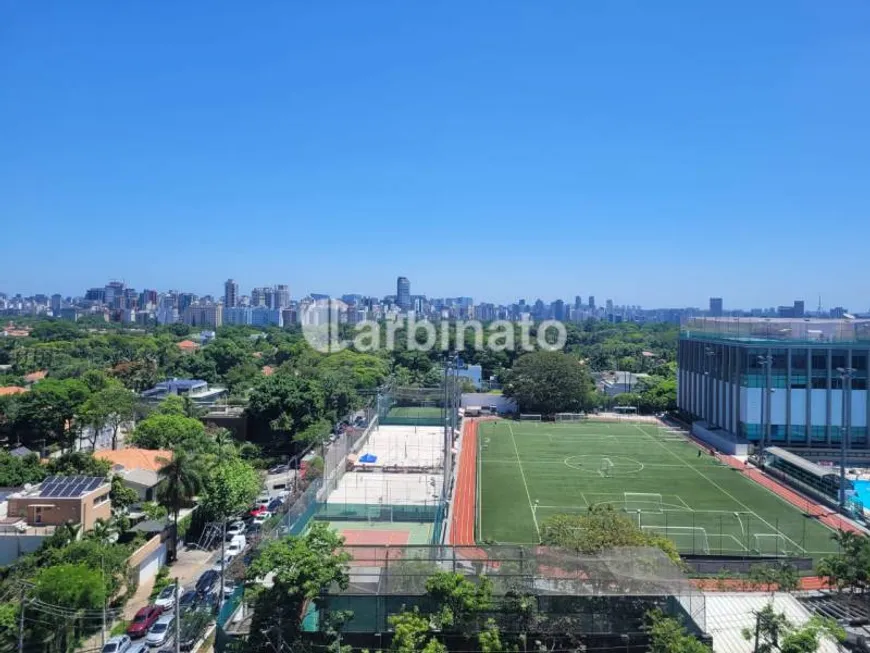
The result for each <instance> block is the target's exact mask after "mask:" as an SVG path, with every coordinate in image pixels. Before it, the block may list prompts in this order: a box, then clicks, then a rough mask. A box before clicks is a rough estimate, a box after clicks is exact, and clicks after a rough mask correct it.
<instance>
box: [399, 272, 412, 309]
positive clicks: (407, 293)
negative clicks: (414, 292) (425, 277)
mask: <svg viewBox="0 0 870 653" xmlns="http://www.w3.org/2000/svg"><path fill="white" fill-rule="evenodd" d="M396 306H398V307H399V308H401V309H402V310H403V311H407V310H409V309H410V308H411V282H410V281H408V278H407V277H399V278H398V279H396Z"/></svg>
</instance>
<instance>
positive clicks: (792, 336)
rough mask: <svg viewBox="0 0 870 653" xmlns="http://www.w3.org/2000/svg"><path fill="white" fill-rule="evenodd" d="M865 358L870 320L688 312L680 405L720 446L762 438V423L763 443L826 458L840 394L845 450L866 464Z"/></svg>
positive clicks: (680, 356)
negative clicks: (711, 315)
mask: <svg viewBox="0 0 870 653" xmlns="http://www.w3.org/2000/svg"><path fill="white" fill-rule="evenodd" d="M868 360H870V320H856V319H841V320H834V319H810V318H807V319H796V318H726V317H716V318H691V319H689V320H687V321H686V322H684V323H683V325H682V328H681V333H680V341H679V348H678V352H677V367H678V371H677V387H678V391H677V405H678V407H679V408H680V409H681V410H682V411H684V412H685V413H686V414H687V415H688V416H690V418H691V419H692V420H694V421H696V434H697V435H700V436H701V437H704V439H706V440H708V441H709V442H710V443H711V444H714V445H715V446H717V447H718V448H720V449H723V450H728V449H729V448H731V449H733V448H734V446H735V445H739V444H741V443H742V444H743V445H744V446H745V445H747V444H757V443H759V442H761V441H762V436H763V435H764V434H765V432H766V431H765V426H767V425H768V423H769V440H768V439H767V437H765V439H764V444H765V445H766V446H771V445H773V446H778V447H783V448H787V449H800V450H801V455H804V456H809V457H821V458H825V457H828V454H829V453H832V452H834V451H839V449H840V443H841V440H840V438H841V437H842V435H843V432H844V430H845V429H844V428H843V427H844V410H843V402H844V398H845V399H846V412H847V415H846V420H845V424H846V425H847V426H848V425H850V426H851V437H850V438H849V441H848V442H847V446H848V448H849V449H850V452H851V453H850V456H851V457H853V458H854V459H858V460H861V459H863V460H865V461H866V459H867V457H868V455H870V447H868V438H867V416H868V414H870V392H868V390H867V378H868ZM844 385H845V387H846V389H845V390H844ZM768 389H769V393H766V392H765V391H766V390H768ZM765 394H768V396H769V402H767V401H765ZM768 405H769V410H768V408H767V406H768ZM729 453H735V451H729Z"/></svg>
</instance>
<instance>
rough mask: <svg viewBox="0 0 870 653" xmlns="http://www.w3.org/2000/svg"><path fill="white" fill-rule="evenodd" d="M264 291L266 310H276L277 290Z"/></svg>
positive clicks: (266, 289)
mask: <svg viewBox="0 0 870 653" xmlns="http://www.w3.org/2000/svg"><path fill="white" fill-rule="evenodd" d="M263 291H264V292H263V302H264V303H265V305H266V308H275V289H274V288H264V289H263Z"/></svg>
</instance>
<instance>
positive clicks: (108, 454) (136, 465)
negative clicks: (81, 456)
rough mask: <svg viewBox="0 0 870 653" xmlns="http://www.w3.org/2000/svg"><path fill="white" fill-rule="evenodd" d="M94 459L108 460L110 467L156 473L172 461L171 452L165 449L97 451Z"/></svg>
mask: <svg viewBox="0 0 870 653" xmlns="http://www.w3.org/2000/svg"><path fill="white" fill-rule="evenodd" d="M94 458H99V459H100V460H108V461H109V462H110V463H112V466H115V465H120V466H122V467H123V468H124V469H147V470H149V471H152V472H156V471H158V470H159V469H160V468H161V467H163V465H164V464H165V463H166V461H168V460H172V452H171V451H167V450H165V449H135V448H133V449H118V450H117V451H111V450H103V451H97V452H96V453H95V454H94Z"/></svg>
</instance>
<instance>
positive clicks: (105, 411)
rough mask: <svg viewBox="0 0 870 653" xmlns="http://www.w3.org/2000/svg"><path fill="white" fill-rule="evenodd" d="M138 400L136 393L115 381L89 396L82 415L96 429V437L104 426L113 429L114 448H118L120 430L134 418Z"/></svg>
mask: <svg viewBox="0 0 870 653" xmlns="http://www.w3.org/2000/svg"><path fill="white" fill-rule="evenodd" d="M138 401H139V400H138V398H137V397H136V395H135V394H134V393H132V392H130V391H129V390H127V388H125V387H124V386H123V385H121V384H120V383H118V382H117V381H115V382H113V383H110V384H108V385H106V387H104V388H102V389H101V390H97V391H96V392H95V393H94V394H92V395H91V396H90V397H88V400H87V401H86V402H85V404H84V406H83V407H82V417H83V419H84V421H85V422H86V423H87V424H88V425H89V426H91V427H92V428H93V429H94V433H95V437H96V433H98V432H99V431H101V430H102V429H104V428H110V429H112V449H117V448H118V430H119V429H120V428H121V425H122V424H126V423H128V422H130V421H131V420H132V419H133V417H134V416H135V414H136V406H137V404H138Z"/></svg>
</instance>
